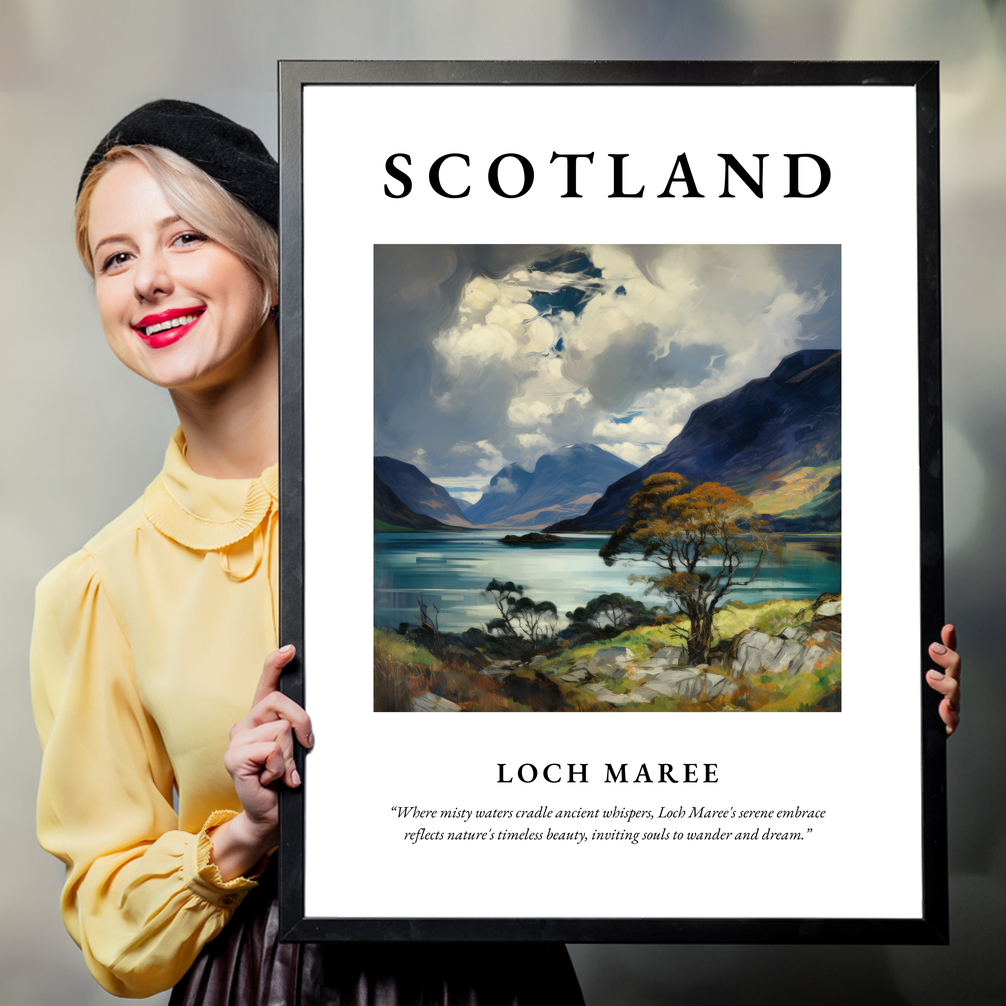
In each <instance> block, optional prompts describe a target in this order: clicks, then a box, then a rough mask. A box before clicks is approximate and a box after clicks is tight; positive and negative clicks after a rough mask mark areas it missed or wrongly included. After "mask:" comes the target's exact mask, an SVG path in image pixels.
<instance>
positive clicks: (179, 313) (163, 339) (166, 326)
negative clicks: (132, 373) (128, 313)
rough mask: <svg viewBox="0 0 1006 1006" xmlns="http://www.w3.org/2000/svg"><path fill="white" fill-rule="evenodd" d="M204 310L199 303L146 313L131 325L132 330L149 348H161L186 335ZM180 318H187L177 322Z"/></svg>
mask: <svg viewBox="0 0 1006 1006" xmlns="http://www.w3.org/2000/svg"><path fill="white" fill-rule="evenodd" d="M205 310H206V308H205V306H203V305H199V306H197V307H173V308H171V309H170V310H168V311H159V312H158V313H157V314H148V315H146V316H144V317H143V318H141V319H140V320H139V321H138V322H136V323H135V324H134V325H133V331H134V332H135V333H136V334H137V335H138V336H139V337H140V338H141V339H142V340H143V341H144V342H145V343H146V344H147V345H148V346H149V347H150V348H151V349H161V348H162V347H164V346H170V345H171V344H172V343H173V342H178V340H179V339H181V338H182V337H183V336H184V335H187V334H188V332H189V331H190V330H191V328H192V326H193V325H195V324H196V322H198V321H199V319H200V318H201V317H202V314H203V311H205ZM181 319H189V320H188V321H185V322H183V323H181V324H179V322H180V321H181ZM151 329H153V330H154V331H151ZM148 333H149V334H148Z"/></svg>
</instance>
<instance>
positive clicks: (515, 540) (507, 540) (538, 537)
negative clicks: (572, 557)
mask: <svg viewBox="0 0 1006 1006" xmlns="http://www.w3.org/2000/svg"><path fill="white" fill-rule="evenodd" d="M499 541H501V542H502V543H503V544H504V545H565V544H566V543H567V542H568V541H569V539H568V538H558V537H556V536H555V535H554V534H542V533H541V532H540V531H529V532H528V533H527V534H521V535H517V534H508V535H504V536H503V537H502V538H500V539H499Z"/></svg>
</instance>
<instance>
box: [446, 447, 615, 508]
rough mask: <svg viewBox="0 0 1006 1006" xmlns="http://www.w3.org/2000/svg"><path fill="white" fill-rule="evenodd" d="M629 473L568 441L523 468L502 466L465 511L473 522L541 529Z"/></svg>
mask: <svg viewBox="0 0 1006 1006" xmlns="http://www.w3.org/2000/svg"><path fill="white" fill-rule="evenodd" d="M632 471H634V469H633V467H632V465H630V464H629V463H628V462H627V461H623V460H622V459H621V458H619V457H617V456H616V455H614V454H612V453H611V452H610V451H606V450H603V449H602V448H600V447H598V446H596V445H595V444H571V445H569V446H568V447H561V448H559V450H557V451H553V452H551V453H550V454H543V455H542V456H541V457H540V458H538V460H537V461H536V462H535V464H534V468H533V469H532V470H531V471H528V470H527V469H525V468H522V467H521V466H520V465H518V464H511V465H507V466H506V467H505V468H502V469H501V470H500V471H498V472H497V473H496V474H495V475H494V476H493V477H492V478H491V479H490V480H489V486H488V488H487V489H486V490H485V492H483V494H482V496H481V498H480V499H478V500H477V501H476V502H475V503H473V504H472V505H471V506H470V507H468V509H467V510H465V512H464V516H465V519H467V520H469V521H471V522H472V523H473V524H493V525H495V526H497V527H514V528H516V527H541V526H543V525H544V524H547V523H549V522H550V521H556V520H564V519H565V518H569V517H574V516H576V515H577V514H582V513H583V512H584V511H585V510H587V509H588V508H589V507H590V505H591V504H592V503H593V502H594V501H595V500H596V499H598V498H599V497H600V496H601V494H602V493H603V492H604V491H605V489H607V487H608V486H609V485H611V483H612V482H615V481H617V480H618V479H621V478H622V477H623V476H625V475H628V474H629V473H630V472H632Z"/></svg>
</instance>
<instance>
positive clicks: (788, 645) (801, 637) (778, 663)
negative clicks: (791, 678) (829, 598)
mask: <svg viewBox="0 0 1006 1006" xmlns="http://www.w3.org/2000/svg"><path fill="white" fill-rule="evenodd" d="M840 650H841V636H840V635H839V634H838V633H834V632H829V631H827V630H825V629H818V630H816V631H814V632H811V633H807V632H804V631H802V630H801V631H800V632H794V633H793V634H792V635H789V634H788V633H787V632H786V631H785V630H784V631H783V634H782V635H781V636H770V635H768V634H767V633H765V632H753V631H752V632H746V633H744V635H742V636H741V639H740V642H739V643H738V644H737V656H736V658H735V659H734V662H733V667H732V670H733V674H734V676H735V677H736V676H738V675H741V674H745V675H752V674H806V673H809V672H810V671H813V670H814V669H815V668H816V667H817V666H818V664H819V663H821V662H823V661H826V660H828V659H830V652H833V651H840Z"/></svg>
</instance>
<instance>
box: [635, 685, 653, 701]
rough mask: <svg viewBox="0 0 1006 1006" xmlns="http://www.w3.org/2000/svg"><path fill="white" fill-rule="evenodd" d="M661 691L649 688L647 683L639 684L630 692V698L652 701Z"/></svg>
mask: <svg viewBox="0 0 1006 1006" xmlns="http://www.w3.org/2000/svg"><path fill="white" fill-rule="evenodd" d="M658 695H660V692H657V691H654V690H653V689H652V688H647V686H646V685H639V686H638V687H637V688H633V689H632V691H631V692H629V698H630V699H632V701H633V702H652V701H653V700H654V699H655V698H656V697H657V696H658Z"/></svg>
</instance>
